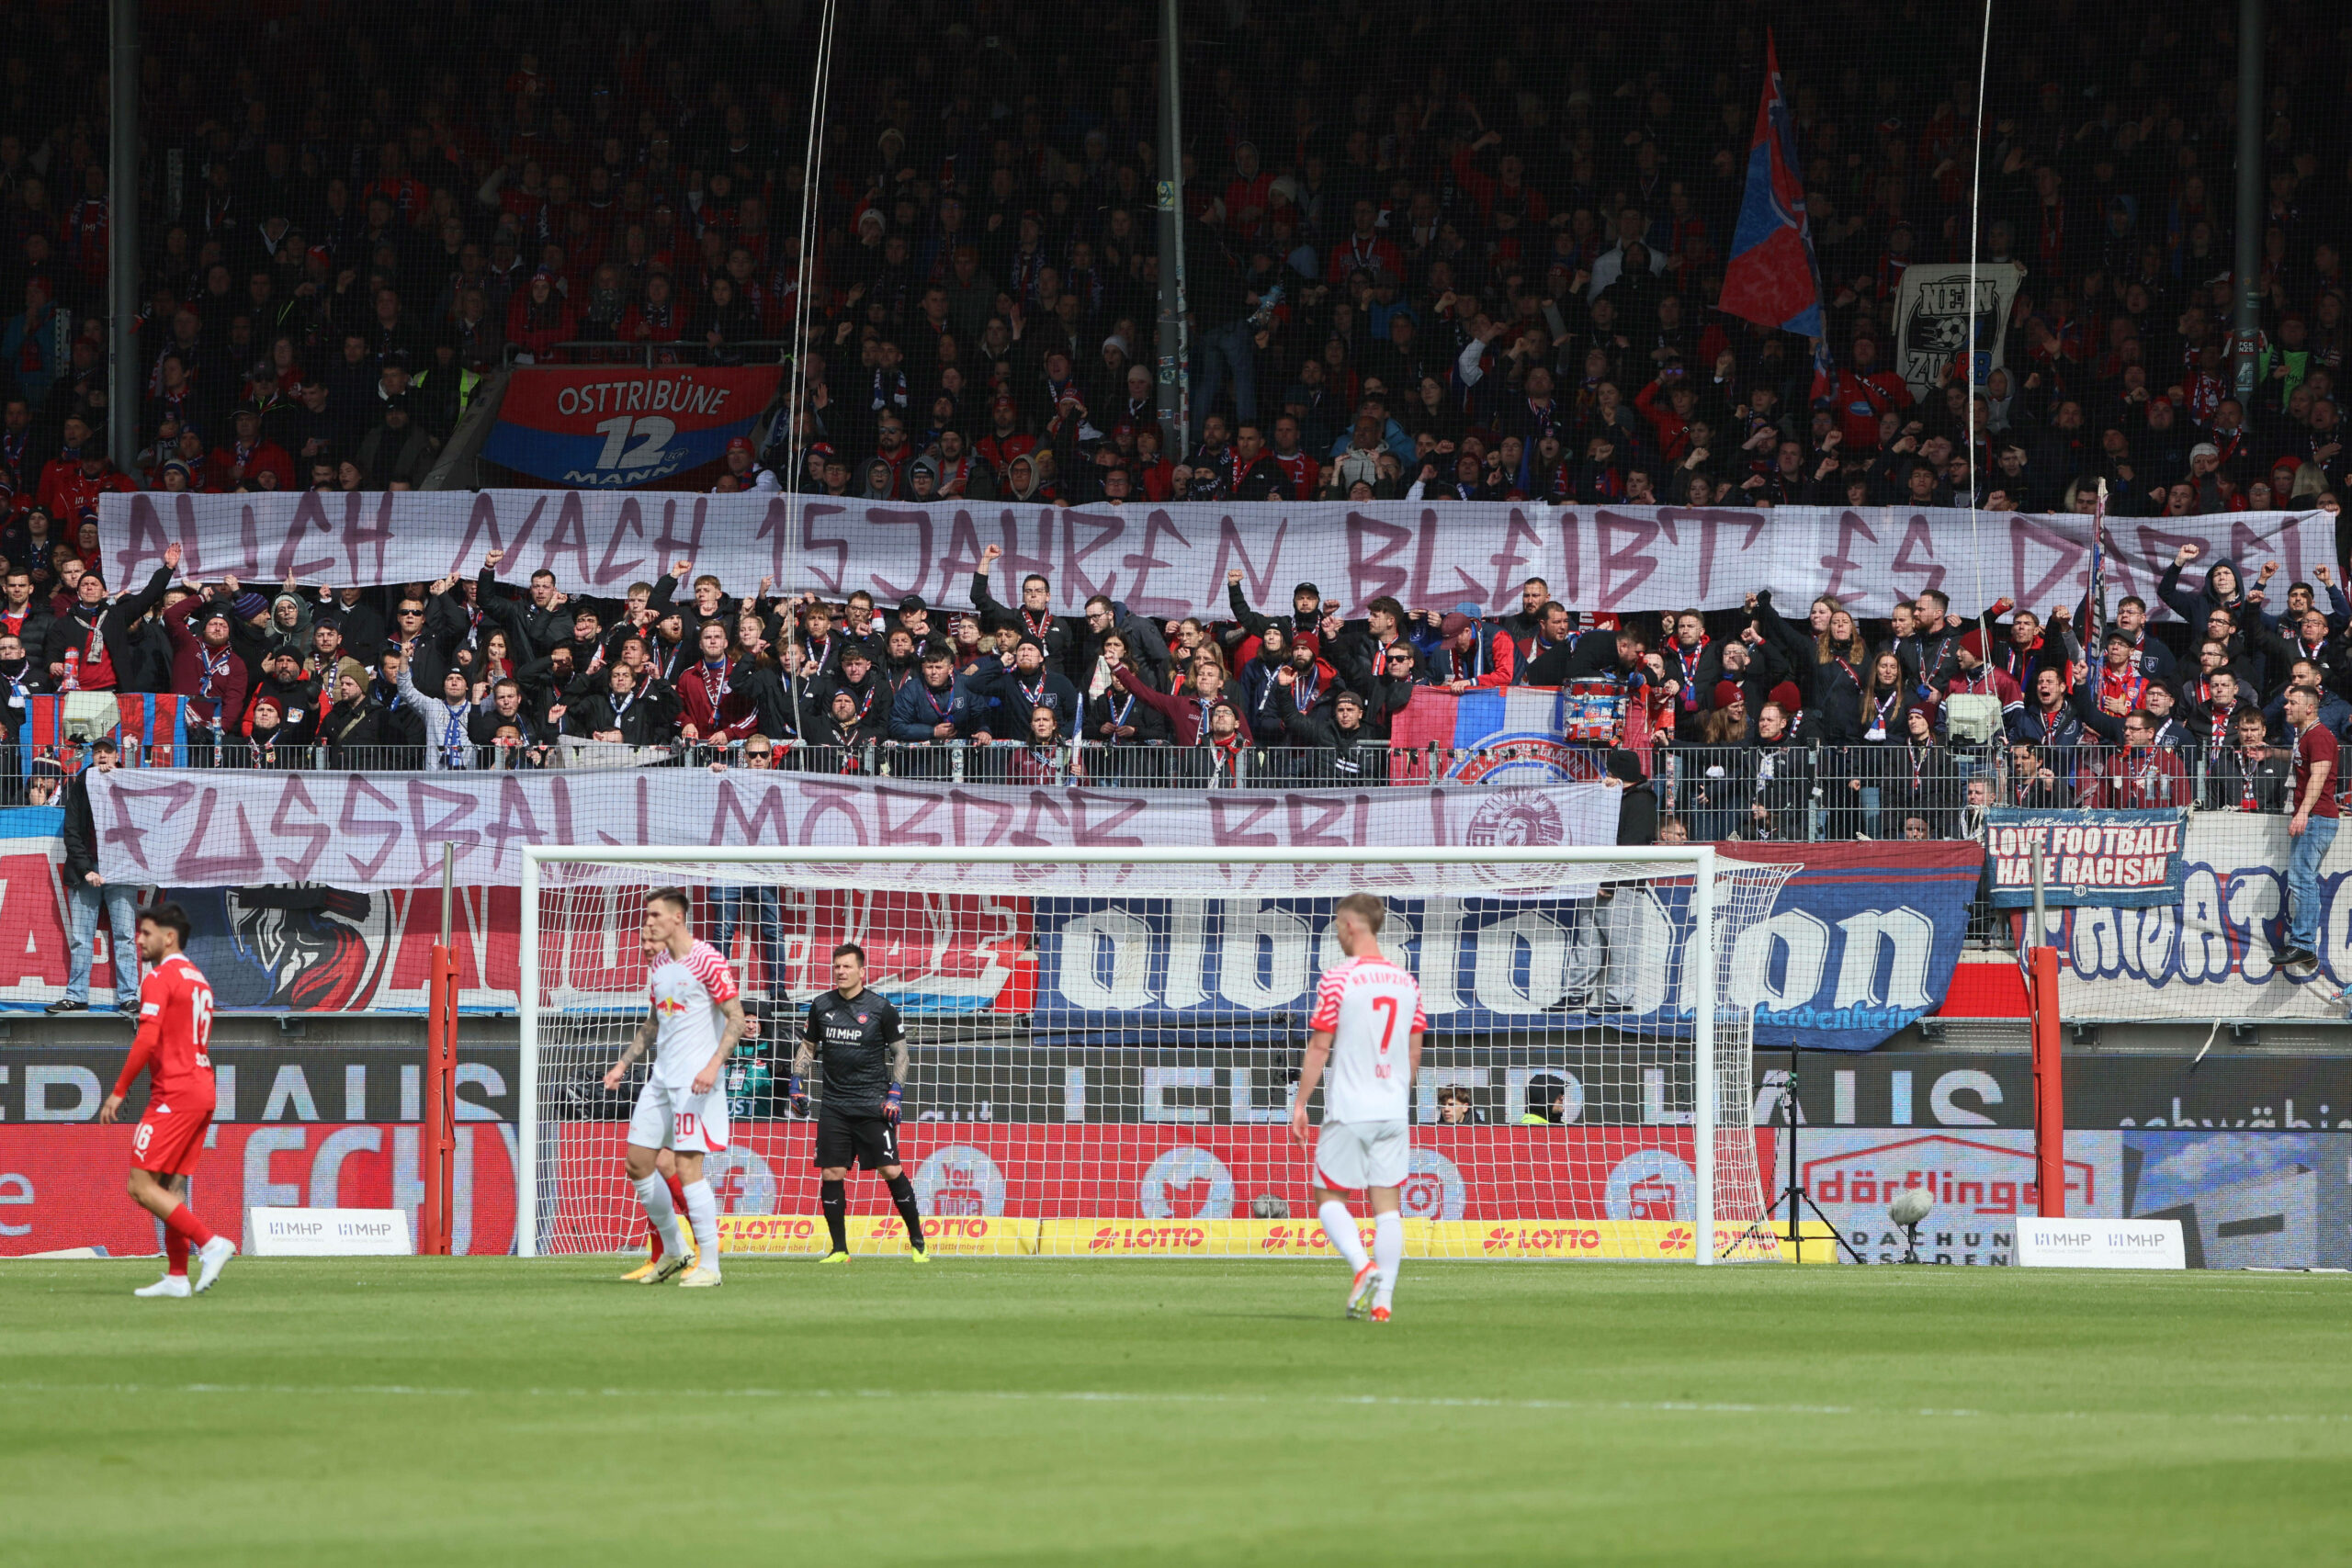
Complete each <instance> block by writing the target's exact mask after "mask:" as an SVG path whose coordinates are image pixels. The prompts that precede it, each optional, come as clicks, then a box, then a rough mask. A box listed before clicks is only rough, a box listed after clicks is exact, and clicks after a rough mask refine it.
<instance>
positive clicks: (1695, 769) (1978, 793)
mask: <svg viewBox="0 0 2352 1568" xmlns="http://www.w3.org/2000/svg"><path fill="white" fill-rule="evenodd" d="M7 749H8V750H9V752H10V753H11V755H10V756H9V757H8V758H7V759H6V761H5V762H0V776H14V777H22V776H23V775H26V774H33V773H58V772H63V773H70V772H73V771H74V770H75V769H78V768H79V767H81V766H82V765H84V763H85V761H87V755H86V748H85V746H84V745H81V744H75V743H70V742H69V743H67V744H64V745H62V746H51V747H42V748H36V747H29V746H21V745H10V746H9V747H8V748H7ZM747 750H749V751H751V752H753V753H756V752H765V753H766V760H765V761H761V760H759V759H758V758H757V757H756V756H755V755H747ZM1604 755H1605V753H1604V752H1603V751H1602V750H1600V749H1597V748H1587V747H1577V746H1552V747H1544V748H1539V749H1534V750H1530V749H1527V748H1524V747H1516V746H1515V747H1497V748H1482V747H1441V746H1424V747H1400V746H1391V745H1389V744H1387V743H1385V742H1380V741H1366V742H1364V743H1363V744H1360V745H1356V746H1351V747H1345V748H1337V749H1335V748H1331V747H1316V746H1259V747H1243V748H1240V749H1239V750H1234V751H1230V752H1227V751H1222V750H1216V749H1214V748H1210V747H1204V746H1174V745H1169V744H1166V743H1160V742H1154V743H1145V744H1139V745H1113V744H1106V743H1103V742H1100V741H1081V742H1075V743H1064V744H1060V745H1055V746H1046V747H1036V746H1029V745H1023V744H1021V743H1018V742H1014V741H1006V740H998V741H989V742H986V743H974V742H969V741H962V740H955V741H922V742H912V743H907V742H899V741H891V740H874V741H868V742H866V743H865V744H863V745H858V746H851V747H842V746H823V745H808V744H804V743H802V742H800V741H797V740H786V741H771V740H769V739H766V738H765V737H754V738H752V739H751V740H750V741H748V742H744V741H738V742H734V743H732V744H729V745H725V746H712V745H707V744H697V743H690V742H671V743H666V744H662V745H649V746H630V745H625V744H621V743H618V742H611V741H600V740H590V739H578V738H574V737H571V736H565V737H561V738H559V739H555V740H552V741H547V742H537V741H534V742H527V743H506V744H498V745H483V746H471V745H469V746H465V747H461V748H458V749H457V750H454V751H452V750H446V749H443V748H439V747H424V746H334V745H324V744H306V745H272V744H268V743H266V742H256V741H254V740H252V739H248V738H245V737H243V736H233V735H232V736H220V735H214V734H210V733H209V732H204V731H198V730H194V729H191V730H189V731H188V732H187V739H185V740H183V741H180V742H178V743H177V744H169V743H166V744H155V745H150V746H147V747H145V748H143V749H142V748H140V747H136V746H130V745H126V746H125V747H124V750H123V753H122V761H123V762H124V764H125V765H126V766H134V767H151V768H193V769H203V768H221V769H265V770H287V769H294V770H310V771H352V772H362V773H413V772H419V771H424V770H428V769H441V768H457V769H464V770H469V771H491V772H496V771H510V770H531V769H542V768H560V769H573V770H582V769H605V768H642V767H705V766H710V765H714V764H718V765H723V766H727V767H755V766H769V767H775V768H779V769H784V770H787V771H790V772H795V773H869V774H874V775H876V776H885V777H897V778H905V779H922V780H940V781H946V782H952V783H957V784H1025V783H1036V782H1079V781H1083V782H1087V783H1092V784H1115V785H1119V786H1122V787H1125V788H1130V789H1201V788H1244V789H1248V788H1272V787H1283V786H1289V785H1299V784H1318V785H1333V784H1342V785H1344V784H1361V785H1383V784H1432V783H1434V784H1463V785H1465V786H1475V785H1477V784H1486V783H1493V782H1501V781H1509V782H1520V783H1525V782H1529V781H1530V780H1531V778H1532V777H1544V778H1552V777H1557V776H1558V775H1559V774H1561V773H1566V774H1567V775H1568V776H1570V777H1572V778H1585V779H1598V778H1600V777H1601V776H1603V773H1604V768H1603V766H1602V763H1603V760H1604ZM1640 756H1641V760H1642V761H1643V762H1644V763H1645V766H1646V769H1647V772H1648V774H1649V778H1650V782H1651V785H1652V787H1653V788H1654V789H1655V790H1656V792H1657V796H1658V804H1659V815H1660V818H1661V819H1662V820H1672V821H1678V822H1679V823H1681V824H1682V826H1683V828H1684V829H1687V830H1688V832H1689V834H1690V836H1691V838H1692V839H1695V840H1720V839H1735V838H1754V839H1767V840H1785V841H1791V842H1820V841H1823V840H1849V839H1899V838H1904V837H1906V836H1910V837H1927V838H1934V839H1950V838H1965V837H1970V836H1973V818H1971V816H1970V808H1971V807H1986V806H1996V805H1997V806H2026V807H2039V808H2045V809H2047V808H2060V807H2167V806H2187V807H2198V808H2200V809H2205V810H2249V811H2284V810H2286V809H2287V807H2288V796H2289V793H2290V788H2289V785H2290V781H2291V777H2292V767H2291V763H2290V759H2289V757H2288V755H2287V753H2286V750H2285V748H2283V747H2267V748H2265V749H2263V750H2262V751H2260V752H2258V753H2255V754H2251V755H2249V754H2247V753H2244V752H2241V751H2238V750H2206V749H2202V748H2200V749H2197V750H2166V749H2161V748H2160V749H2157V750H2154V751H2149V752H2143V753H2139V754H2136V755H2135V754H2127V753H2124V752H2121V751H2119V750H2116V749H2114V748H2111V747H2106V746H2084V747H2027V746H2013V745H2007V744H2003V743H1999V742H1988V743H1985V744H1980V745H1970V746H1944V745H1937V746H1932V747H1926V748H1917V749H1915V748H1911V747H1906V746H1901V745H1883V744H1871V745H1863V746H1826V745H1821V744H1818V743H1806V744H1800V745H1794V746H1780V747H1759V746H1754V745H1748V746H1686V745H1680V744H1675V743H1661V744H1659V745H1657V746H1656V747H1654V748H1652V749H1651V750H1648V751H1646V752H1644V753H1641V754H1640ZM48 763H54V764H55V766H54V767H53V768H52V767H50V766H48V765H47V764H48Z"/></svg>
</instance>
